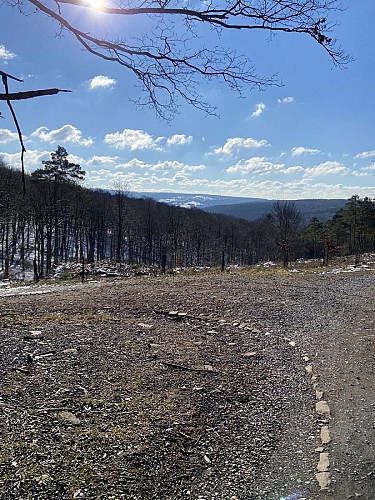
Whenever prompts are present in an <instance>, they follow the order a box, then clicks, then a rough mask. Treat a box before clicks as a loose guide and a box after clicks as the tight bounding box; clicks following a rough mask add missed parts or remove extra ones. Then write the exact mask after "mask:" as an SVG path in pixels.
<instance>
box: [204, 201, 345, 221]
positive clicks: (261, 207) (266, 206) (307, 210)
mask: <svg viewBox="0 0 375 500" xmlns="http://www.w3.org/2000/svg"><path fill="white" fill-rule="evenodd" d="M346 201H347V200H336V199H333V200H327V199H311V200H295V204H296V206H297V208H298V209H299V210H300V211H301V212H302V215H303V217H304V221H305V222H306V223H307V222H309V220H310V219H311V218H312V217H316V218H317V219H319V220H320V221H321V222H325V221H326V220H328V219H331V218H332V217H333V215H334V214H335V213H336V212H337V211H338V210H340V209H341V208H343V207H344V206H345V203H346ZM273 203H274V201H273V200H267V201H261V200H260V201H257V202H248V203H238V204H231V205H223V204H222V205H214V206H209V207H207V208H205V209H204V210H206V211H207V212H213V213H219V214H225V215H232V216H233V217H239V218H241V219H245V220H250V221H252V220H257V219H261V218H262V217H264V216H265V215H267V214H268V213H270V212H271V211H272V205H273Z"/></svg>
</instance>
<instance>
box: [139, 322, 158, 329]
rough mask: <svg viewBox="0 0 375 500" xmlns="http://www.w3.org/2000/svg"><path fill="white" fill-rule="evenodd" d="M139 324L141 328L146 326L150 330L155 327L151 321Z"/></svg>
mask: <svg viewBox="0 0 375 500" xmlns="http://www.w3.org/2000/svg"><path fill="white" fill-rule="evenodd" d="M137 326H140V327H141V328H146V329H147V330H150V329H151V328H153V327H154V326H153V325H150V324H149V323H137Z"/></svg>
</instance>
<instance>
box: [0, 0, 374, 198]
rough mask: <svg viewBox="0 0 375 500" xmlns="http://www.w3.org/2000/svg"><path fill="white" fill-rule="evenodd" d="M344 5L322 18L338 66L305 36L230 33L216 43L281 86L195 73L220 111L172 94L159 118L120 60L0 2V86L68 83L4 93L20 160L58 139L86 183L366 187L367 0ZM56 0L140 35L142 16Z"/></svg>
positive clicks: (279, 190)
mask: <svg viewBox="0 0 375 500" xmlns="http://www.w3.org/2000/svg"><path fill="white" fill-rule="evenodd" d="M25 3H26V4H27V1H26V2H25ZM342 4H343V6H344V7H345V10H344V11H343V12H338V13H333V14H332V15H331V20H332V21H334V22H335V23H337V26H336V27H335V29H334V33H333V34H334V36H335V38H337V39H338V41H339V42H340V45H341V46H342V47H343V48H344V49H345V50H346V51H347V52H348V53H349V54H350V55H351V56H352V61H351V62H350V63H349V64H348V65H347V66H346V67H345V69H341V68H338V67H336V66H334V65H333V64H332V61H331V60H330V58H329V56H328V55H327V53H326V52H325V51H324V50H323V49H322V48H321V47H320V46H318V45H317V44H315V43H314V42H313V41H312V40H310V39H308V38H306V37H304V36H303V35H297V34H288V35H285V34H284V35H282V34H280V35H277V36H274V37H272V38H270V37H269V35H268V34H265V33H261V32H257V33H254V32H253V33H243V32H236V33H234V32H232V33H230V34H229V35H225V36H223V37H222V39H221V43H222V44H223V45H227V46H231V47H232V48H235V49H237V50H238V51H240V52H244V53H245V54H246V55H247V56H249V57H250V58H251V59H252V61H253V63H254V65H255V67H256V68H257V71H258V73H260V74H262V75H265V76H271V75H274V74H277V75H278V78H279V81H281V82H282V85H279V86H274V87H268V88H267V89H266V90H264V91H258V90H256V89H255V90H254V89H253V90H252V91H249V92H247V93H246V94H245V95H244V97H240V96H238V95H237V94H236V93H235V92H233V91H232V90H230V89H229V88H228V87H226V86H225V85H223V84H220V83H218V82H215V81H210V82H206V83H205V82H201V83H200V86H199V89H200V91H201V92H202V94H203V96H204V98H205V99H206V100H207V101H208V102H209V103H210V105H212V106H215V107H216V109H217V114H218V116H211V115H207V114H206V113H205V112H203V111H200V110H197V109H195V108H193V107H191V106H190V105H188V104H187V103H184V102H181V101H180V103H179V104H180V108H179V113H178V114H177V115H176V116H175V117H174V118H173V119H172V120H171V121H168V122H167V121H165V120H162V119H160V118H159V117H158V116H157V114H156V113H155V111H153V110H152V109H144V108H142V109H139V108H137V107H136V106H135V104H134V103H133V102H132V100H134V99H137V98H138V97H139V96H140V95H141V91H140V89H139V85H137V81H136V79H135V77H134V76H133V75H132V74H130V73H129V71H128V70H126V69H125V68H123V67H121V66H120V65H118V64H117V65H116V64H115V63H111V62H108V61H104V60H102V59H99V58H97V57H95V56H94V55H92V54H90V53H88V52H86V51H85V50H83V49H82V46H81V45H79V43H78V42H77V41H76V40H75V39H74V37H73V36H72V35H71V34H69V33H63V34H61V33H60V31H59V26H58V25H57V24H56V23H55V22H53V21H52V20H51V19H49V18H47V17H46V16H45V15H44V14H43V13H40V12H35V9H34V10H31V9H27V8H25V9H24V10H25V12H24V13H20V12H19V10H18V9H17V8H15V7H11V6H9V5H7V4H6V3H0V33H1V35H0V69H1V70H2V71H4V72H6V73H9V74H11V75H14V76H16V77H19V78H22V79H23V80H24V83H22V84H21V83H17V82H13V81H12V82H11V83H10V91H13V92H19V91H24V90H32V89H40V88H49V87H58V88H60V89H68V90H71V91H72V92H71V93H65V94H58V95H55V96H48V97H38V98H35V99H30V100H27V101H18V102H15V103H14V108H15V111H16V113H17V117H18V120H19V123H20V126H21V129H22V133H23V135H24V140H25V146H26V149H27V153H26V156H25V162H26V168H27V171H29V172H32V171H34V170H35V169H36V168H41V167H42V161H43V160H48V159H49V158H50V154H51V152H52V151H54V150H55V149H56V148H57V146H58V145H60V146H63V147H65V148H66V150H67V151H68V152H69V154H70V156H69V158H70V159H71V161H73V162H75V163H79V164H80V165H81V167H82V169H83V170H85V171H86V178H85V181H84V184H83V185H84V186H87V187H93V188H103V189H113V188H115V187H117V186H122V187H123V188H124V189H126V190H128V191H158V192H171V191H172V192H181V193H207V194H217V195H228V196H229V195H230V196H243V197H256V198H257V197H259V198H268V199H302V198H349V197H350V196H352V195H354V194H358V195H359V196H360V197H365V196H368V197H370V198H375V99H374V97H375V85H374V77H375V35H374V32H373V27H372V23H373V19H374V15H375V3H374V1H373V0H357V1H355V2H353V1H349V0H343V2H342ZM62 9H65V11H66V12H67V13H68V14H69V13H70V15H71V19H73V20H74V21H75V22H77V23H78V22H83V24H84V26H85V29H86V30H87V31H89V32H95V30H99V31H102V32H103V33H105V34H108V35H109V34H112V33H117V34H119V35H121V34H124V33H126V34H127V36H136V37H137V36H141V35H142V34H144V31H145V30H148V29H149V26H147V23H148V22H149V21H143V20H139V19H134V18H127V19H125V20H124V21H121V23H120V21H119V20H118V19H115V20H114V19H113V18H110V16H106V15H105V14H103V13H100V12H95V11H91V12H90V13H86V12H83V11H82V10H81V11H80V13H79V14H78V13H76V12H73V13H72V11H69V10H67V9H71V7H70V6H65V5H63V6H62ZM82 20H83V21H82ZM210 36H212V37H213V36H215V35H214V33H212V34H211V35H210ZM197 43H199V41H198V42H197ZM202 43H205V41H204V40H203V41H202ZM215 43H216V42H215ZM2 91H3V90H0V92H2ZM0 111H1V118H0V156H2V158H3V160H4V161H5V162H6V163H7V164H9V165H11V166H12V167H14V168H19V165H20V160H19V153H20V145H19V142H18V137H17V134H16V129H15V126H14V123H13V121H12V118H11V116H10V114H9V111H8V109H7V106H6V105H5V104H4V103H3V102H0Z"/></svg>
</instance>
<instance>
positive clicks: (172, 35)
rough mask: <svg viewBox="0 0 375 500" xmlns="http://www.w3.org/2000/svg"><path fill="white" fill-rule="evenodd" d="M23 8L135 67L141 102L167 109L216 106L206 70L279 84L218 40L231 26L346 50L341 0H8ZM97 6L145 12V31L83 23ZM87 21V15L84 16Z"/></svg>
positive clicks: (231, 79) (244, 84)
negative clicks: (182, 103)
mask: <svg viewBox="0 0 375 500" xmlns="http://www.w3.org/2000/svg"><path fill="white" fill-rule="evenodd" d="M5 2H6V3H7V4H8V5H13V6H15V7H17V8H19V9H20V11H21V12H25V10H26V11H27V8H28V7H32V10H33V11H35V10H36V11H39V12H42V13H44V14H46V15H47V16H48V17H50V18H51V19H53V20H55V21H57V23H58V24H59V28H60V29H61V31H66V32H69V33H70V34H72V35H73V36H74V37H75V38H76V40H77V41H78V42H79V44H81V45H82V46H83V47H84V48H85V49H86V50H87V51H89V52H90V53H92V54H94V55H95V56H98V57H100V58H102V59H105V60H107V61H112V62H115V63H118V64H120V65H121V66H123V67H125V68H126V69H128V70H129V71H131V72H132V73H133V74H134V75H135V76H136V77H137V79H138V80H139V81H140V83H141V87H142V88H143V90H144V91H145V93H144V94H143V95H144V98H143V99H141V100H139V101H138V104H141V105H149V106H151V107H152V108H154V109H155V110H156V112H157V113H158V114H159V115H160V116H162V117H164V118H170V117H171V115H173V114H174V113H175V112H176V111H177V110H178V102H179V98H182V99H183V100H186V101H187V102H188V103H190V104H191V105H193V106H195V107H196V108H199V109H202V110H204V111H205V112H208V113H214V111H215V110H214V108H213V107H212V106H211V105H210V104H209V103H207V102H205V101H204V99H203V98H202V96H201V95H200V94H199V92H198V90H197V86H198V83H199V82H200V80H201V77H203V78H204V79H212V78H215V79H218V80H221V81H223V82H225V83H226V84H227V85H229V86H230V87H231V88H232V89H235V90H237V91H239V92H242V91H243V90H244V89H245V88H246V89H248V88H250V89H251V88H252V87H254V86H256V87H260V88H263V87H265V86H267V85H273V84H278V81H277V80H276V79H275V77H273V76H271V77H262V76H260V75H258V74H257V72H256V70H255V68H254V66H253V64H252V62H251V61H249V60H248V59H247V57H245V56H243V55H241V54H238V53H236V51H235V50H234V49H233V48H231V47H229V48H225V47H221V46H220V35H221V34H222V33H223V32H225V31H247V32H253V31H258V30H262V31H265V32H268V33H270V34H276V33H280V32H282V33H291V34H296V33H297V34H302V35H305V36H307V37H310V38H311V39H313V40H314V41H315V42H316V43H317V44H319V45H320V46H322V47H323V49H324V50H325V51H326V52H327V53H328V54H329V56H330V58H331V59H332V60H333V61H334V63H335V64H338V65H341V64H345V63H346V62H347V60H348V57H347V56H346V55H345V53H344V52H343V51H342V50H341V49H340V47H338V46H337V44H336V42H335V40H334V39H333V38H331V36H329V34H330V32H331V31H332V29H333V27H334V24H333V23H332V22H331V21H328V20H327V17H328V16H330V15H331V14H332V12H333V11H335V10H339V9H340V4H339V0H248V1H241V0H211V1H209V2H199V1H193V0H189V1H185V2H181V1H177V0H119V1H117V2H115V1H114V0H108V1H107V2H106V1H105V0H103V3H98V1H95V2H94V1H90V0H54V1H52V0H5ZM92 9H96V10H97V11H99V12H100V14H99V15H102V16H106V17H120V18H121V17H122V18H127V17H142V18H144V22H143V23H142V25H144V26H145V34H143V35H142V34H141V35H139V36H138V37H137V38H130V37H128V38H124V37H123V36H122V35H121V33H115V32H113V33H110V35H109V36H102V34H100V32H98V33H95V28H94V27H92V29H90V30H87V26H85V27H83V25H80V20H82V22H85V21H83V19H84V18H86V16H84V15H82V13H83V11H89V10H92ZM86 24H87V21H86Z"/></svg>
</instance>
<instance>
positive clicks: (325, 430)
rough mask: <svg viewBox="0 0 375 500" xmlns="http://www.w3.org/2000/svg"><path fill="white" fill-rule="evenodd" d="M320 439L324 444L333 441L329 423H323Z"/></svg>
mask: <svg viewBox="0 0 375 500" xmlns="http://www.w3.org/2000/svg"><path fill="white" fill-rule="evenodd" d="M320 439H321V441H322V444H328V443H330V442H331V434H330V432H329V427H328V425H323V427H322V428H321V429H320Z"/></svg>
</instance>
